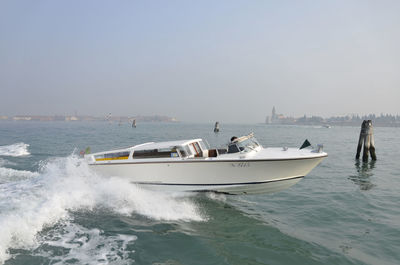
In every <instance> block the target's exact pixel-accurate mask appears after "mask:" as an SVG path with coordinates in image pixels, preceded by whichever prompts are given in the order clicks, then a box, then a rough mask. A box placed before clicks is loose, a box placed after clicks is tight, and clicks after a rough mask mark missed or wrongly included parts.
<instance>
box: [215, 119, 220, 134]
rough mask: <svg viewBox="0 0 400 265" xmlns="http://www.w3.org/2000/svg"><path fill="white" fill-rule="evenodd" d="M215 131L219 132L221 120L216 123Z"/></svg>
mask: <svg viewBox="0 0 400 265" xmlns="http://www.w3.org/2000/svg"><path fill="white" fill-rule="evenodd" d="M214 132H215V133H217V132H219V122H218V121H217V122H216V123H215V126H214Z"/></svg>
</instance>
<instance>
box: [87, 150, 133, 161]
mask: <svg viewBox="0 0 400 265" xmlns="http://www.w3.org/2000/svg"><path fill="white" fill-rule="evenodd" d="M128 158H129V151H127V152H115V153H107V154H101V155H96V156H95V157H94V159H96V161H105V160H123V159H128Z"/></svg>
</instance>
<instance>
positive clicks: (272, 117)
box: [271, 106, 276, 122]
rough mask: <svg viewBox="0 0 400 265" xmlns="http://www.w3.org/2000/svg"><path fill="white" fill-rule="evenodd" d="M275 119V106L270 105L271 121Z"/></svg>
mask: <svg viewBox="0 0 400 265" xmlns="http://www.w3.org/2000/svg"><path fill="white" fill-rule="evenodd" d="M275 120H276V110H275V106H273V107H272V114H271V122H274V121H275Z"/></svg>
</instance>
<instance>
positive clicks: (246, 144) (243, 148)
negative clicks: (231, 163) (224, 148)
mask: <svg viewBox="0 0 400 265" xmlns="http://www.w3.org/2000/svg"><path fill="white" fill-rule="evenodd" d="M258 146H260V144H259V143H258V141H257V139H256V138H254V136H253V134H250V135H247V136H242V137H240V138H236V139H235V140H234V141H233V142H232V143H230V144H229V145H228V153H237V152H250V151H251V150H254V149H256V148H257V147H258Z"/></svg>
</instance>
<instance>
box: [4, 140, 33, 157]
mask: <svg viewBox="0 0 400 265" xmlns="http://www.w3.org/2000/svg"><path fill="white" fill-rule="evenodd" d="M28 147H29V144H25V143H15V144H11V145H2V146H0V156H15V157H18V156H27V155H30V153H29V151H28Z"/></svg>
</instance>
